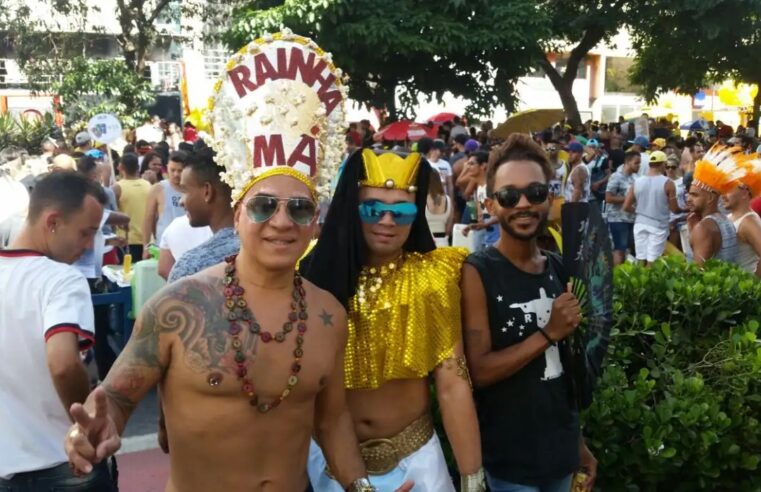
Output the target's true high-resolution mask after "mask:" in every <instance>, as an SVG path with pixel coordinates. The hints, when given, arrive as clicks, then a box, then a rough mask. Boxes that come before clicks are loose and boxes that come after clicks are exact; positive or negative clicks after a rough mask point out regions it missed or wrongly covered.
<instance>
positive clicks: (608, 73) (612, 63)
mask: <svg viewBox="0 0 761 492" xmlns="http://www.w3.org/2000/svg"><path fill="white" fill-rule="evenodd" d="M633 64H634V59H633V58H623V57H608V58H606V59H605V92H625V93H632V94H634V93H637V92H639V87H638V86H636V85H634V84H632V83H631V81H630V80H629V72H630V70H631V67H632V65H633Z"/></svg>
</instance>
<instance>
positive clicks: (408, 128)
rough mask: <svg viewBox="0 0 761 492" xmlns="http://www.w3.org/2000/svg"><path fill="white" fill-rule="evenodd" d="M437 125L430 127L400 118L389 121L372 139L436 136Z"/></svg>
mask: <svg viewBox="0 0 761 492" xmlns="http://www.w3.org/2000/svg"><path fill="white" fill-rule="evenodd" d="M437 133H438V125H433V126H431V127H429V126H426V125H424V124H422V123H415V122H414V121H408V120H402V121H395V122H393V123H390V124H388V125H386V126H384V127H383V128H381V129H380V130H378V132H377V133H376V134H375V136H374V139H375V140H376V141H379V140H413V141H415V140H420V139H421V138H423V137H431V138H436V134H437Z"/></svg>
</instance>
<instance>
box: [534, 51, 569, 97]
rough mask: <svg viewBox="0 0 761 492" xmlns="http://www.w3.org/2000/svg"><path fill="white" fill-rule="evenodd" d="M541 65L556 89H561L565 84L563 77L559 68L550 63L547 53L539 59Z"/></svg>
mask: <svg viewBox="0 0 761 492" xmlns="http://www.w3.org/2000/svg"><path fill="white" fill-rule="evenodd" d="M539 66H540V67H542V70H544V73H546V74H547V77H549V79H550V82H552V86H553V87H554V88H555V89H556V90H559V89H560V87H561V86H562V85H563V77H561V76H560V72H558V70H557V69H556V68H555V67H553V66H552V63H550V60H548V59H547V56H546V55H545V56H543V57H542V58H541V59H540V60H539Z"/></svg>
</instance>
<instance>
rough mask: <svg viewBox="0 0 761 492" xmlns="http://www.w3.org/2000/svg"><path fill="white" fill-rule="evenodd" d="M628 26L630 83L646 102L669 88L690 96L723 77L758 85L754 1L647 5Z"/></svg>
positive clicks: (759, 29) (677, 0)
mask: <svg viewBox="0 0 761 492" xmlns="http://www.w3.org/2000/svg"><path fill="white" fill-rule="evenodd" d="M656 11H657V15H654V14H655V13H656ZM632 27H633V29H634V36H633V42H634V47H635V49H636V51H637V55H638V56H637V59H636V63H635V65H634V67H633V69H632V79H633V81H634V82H635V83H637V84H639V85H641V86H642V87H643V91H644V95H645V97H647V98H648V99H649V100H654V99H655V98H656V97H657V95H658V94H659V93H661V92H664V91H667V90H671V89H673V90H678V91H680V92H682V93H685V94H692V93H694V92H696V91H698V90H699V89H701V88H703V87H706V86H708V85H710V84H711V83H714V82H721V81H723V80H726V79H728V78H733V79H735V80H737V81H738V82H746V83H752V84H761V50H759V44H760V43H761V2H759V1H758V0H672V1H669V2H653V1H650V2H647V4H646V6H645V8H644V9H643V11H642V15H640V16H639V19H638V20H637V21H634V22H633V24H632ZM760 100H761V96H757V98H756V101H755V104H754V109H755V110H754V114H755V119H756V120H757V119H758V116H759V112H758V106H759V101H760Z"/></svg>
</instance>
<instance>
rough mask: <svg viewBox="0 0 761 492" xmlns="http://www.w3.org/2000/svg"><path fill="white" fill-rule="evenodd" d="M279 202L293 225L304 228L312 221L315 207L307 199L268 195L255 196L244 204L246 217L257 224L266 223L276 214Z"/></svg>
mask: <svg viewBox="0 0 761 492" xmlns="http://www.w3.org/2000/svg"><path fill="white" fill-rule="evenodd" d="M280 202H285V213H286V215H288V218H289V219H291V221H292V222H293V223H294V224H297V225H301V226H305V225H309V224H311V223H312V221H313V220H314V217H315V212H316V210H317V206H316V205H315V203H314V202H313V201H312V200H310V199H309V198H277V197H274V196H269V195H256V196H255V197H253V198H251V199H250V200H249V201H248V202H246V215H248V218H249V219H251V220H252V221H253V222H255V223H257V224H261V223H263V222H267V221H268V220H270V219H271V218H272V217H273V216H274V215H275V213H276V212H277V207H278V205H279V204H280Z"/></svg>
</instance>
